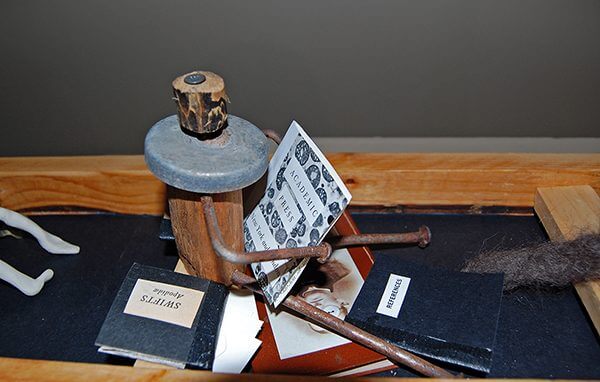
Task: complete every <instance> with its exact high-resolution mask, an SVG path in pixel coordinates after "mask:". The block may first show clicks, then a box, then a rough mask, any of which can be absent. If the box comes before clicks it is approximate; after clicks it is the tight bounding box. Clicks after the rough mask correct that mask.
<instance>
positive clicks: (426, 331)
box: [346, 254, 503, 373]
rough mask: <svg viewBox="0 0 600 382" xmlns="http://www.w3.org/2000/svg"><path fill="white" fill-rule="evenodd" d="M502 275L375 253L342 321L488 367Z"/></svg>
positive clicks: (441, 356)
mask: <svg viewBox="0 0 600 382" xmlns="http://www.w3.org/2000/svg"><path fill="white" fill-rule="evenodd" d="M502 281H503V276H502V275H501V274H476V273H463V272H454V271H448V270H444V269H433V268H428V267H426V266H424V265H419V264H414V263H411V262H407V261H402V260H401V259H399V258H398V257H396V256H390V255H385V254H383V255H376V256H375V265H373V268H371V272H369V275H368V276H367V279H366V281H365V283H364V285H363V287H362V289H361V290H360V293H359V295H358V297H357V299H356V301H355V302H354V305H353V306H352V309H351V310H350V313H348V316H347V317H346V321H347V322H350V323H351V324H354V325H356V326H358V327H360V328H363V329H365V330H367V331H368V332H370V333H373V334H375V335H377V336H380V337H382V338H384V339H386V340H388V341H390V342H391V343H393V344H396V345H397V346H399V347H401V348H403V349H406V350H409V351H412V352H414V353H417V354H420V355H424V356H427V357H431V358H434V359H438V360H441V361H444V362H448V363H451V364H455V365H459V366H462V367H466V368H470V369H473V370H477V371H481V372H485V373H489V371H490V367H491V364H492V350H493V347H494V342H495V339H496V330H497V326H498V317H499V315H500V302H501V299H502Z"/></svg>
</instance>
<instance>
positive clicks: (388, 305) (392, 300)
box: [377, 273, 410, 318]
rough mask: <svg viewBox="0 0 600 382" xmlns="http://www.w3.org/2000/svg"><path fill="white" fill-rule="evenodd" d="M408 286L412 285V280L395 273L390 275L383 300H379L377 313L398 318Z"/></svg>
mask: <svg viewBox="0 0 600 382" xmlns="http://www.w3.org/2000/svg"><path fill="white" fill-rule="evenodd" d="M408 284H410V278H408V277H404V276H398V275H395V274H393V273H392V274H390V277H389V279H388V282H387V285H386V286H385V290H384V291H383V295H382V296H381V300H379V306H378V307H377V313H379V314H383V315H385V316H389V317H393V318H398V314H399V313H400V308H402V303H403V302H404V297H405V296H406V291H407V290H408Z"/></svg>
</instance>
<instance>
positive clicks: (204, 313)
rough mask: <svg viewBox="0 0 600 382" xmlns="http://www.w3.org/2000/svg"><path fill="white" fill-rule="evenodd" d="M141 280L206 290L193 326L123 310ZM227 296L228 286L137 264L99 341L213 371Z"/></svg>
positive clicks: (112, 308)
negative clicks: (176, 323) (127, 312)
mask: <svg viewBox="0 0 600 382" xmlns="http://www.w3.org/2000/svg"><path fill="white" fill-rule="evenodd" d="M138 279H144V280H149V281H157V282H160V283H165V284H169V285H177V286H180V287H184V288H189V289H193V290H197V291H202V292H204V296H203V298H202V302H201V304H200V307H199V309H198V312H197V313H196V316H195V318H194V320H193V323H192V325H191V327H190V328H187V327H184V326H181V325H175V324H172V323H170V322H164V321H160V320H155V319H148V318H145V317H139V316H136V315H132V314H125V313H123V311H124V310H125V307H126V306H127V303H128V301H129V299H130V296H131V293H132V291H133V288H134V287H135V285H136V282H137V281H138ZM226 298H227V287H226V286H225V285H222V284H217V283H214V282H212V281H209V280H205V279H201V278H198V277H192V276H188V275H183V274H180V273H176V272H173V271H171V270H166V269H163V268H156V267H149V266H145V265H142V264H138V263H134V264H133V266H132V267H131V270H130V271H129V273H128V274H127V277H126V278H125V280H124V281H123V284H122V286H121V288H120V290H119V291H118V292H117V296H116V297H115V300H114V302H113V304H112V306H111V308H110V310H109V312H108V314H107V316H106V320H105V321H104V324H103V325H102V328H101V329H100V334H98V338H97V339H96V344H97V345H98V346H108V347H111V348H116V349H120V350H126V351H129V352H133V353H141V354H147V355H150V356H155V357H160V358H163V359H167V360H171V361H176V362H179V363H186V364H187V365H189V366H192V367H197V368H200V369H207V370H210V369H212V364H213V360H214V358H215V349H216V346H217V336H218V334H219V327H220V326H221V319H222V316H223V310H224V308H225V299H226Z"/></svg>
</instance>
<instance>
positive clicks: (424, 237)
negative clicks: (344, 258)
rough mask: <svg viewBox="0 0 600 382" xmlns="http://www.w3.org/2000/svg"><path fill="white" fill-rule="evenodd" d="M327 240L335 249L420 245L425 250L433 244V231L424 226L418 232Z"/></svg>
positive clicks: (370, 234) (349, 236)
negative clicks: (357, 246)
mask: <svg viewBox="0 0 600 382" xmlns="http://www.w3.org/2000/svg"><path fill="white" fill-rule="evenodd" d="M326 240H327V242H328V243H329V244H331V246H332V247H333V248H343V247H350V246H356V245H374V244H418V245H419V247H421V248H424V247H426V246H427V244H429V243H430V242H431V231H430V230H429V228H428V227H427V226H424V225H423V226H421V227H419V230H418V231H416V232H407V233H369V234H359V235H348V236H334V237H329V238H327V239H326Z"/></svg>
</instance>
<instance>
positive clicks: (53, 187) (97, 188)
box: [0, 155, 166, 215]
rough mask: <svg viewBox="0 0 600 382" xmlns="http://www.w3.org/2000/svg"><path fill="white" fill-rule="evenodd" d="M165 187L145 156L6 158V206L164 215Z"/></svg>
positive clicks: (1, 182)
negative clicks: (145, 161) (153, 172)
mask: <svg viewBox="0 0 600 382" xmlns="http://www.w3.org/2000/svg"><path fill="white" fill-rule="evenodd" d="M165 192H166V189H165V186H164V185H163V184H162V183H161V182H160V181H158V180H157V179H156V178H154V177H153V176H152V174H151V173H150V172H149V171H148V169H147V167H146V164H145V163H144V158H143V157H142V156H139V155H131V156H88V157H27V158H0V205H1V206H3V207H5V208H10V209H13V210H23V209H31V208H39V207H48V206H54V207H56V206H59V207H63V206H68V207H72V206H75V207H84V208H91V209H97V210H105V211H113V212H120V213H129V214H152V215H160V214H162V212H163V210H164V209H165V205H166V197H165Z"/></svg>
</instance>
